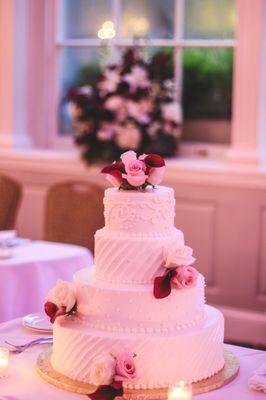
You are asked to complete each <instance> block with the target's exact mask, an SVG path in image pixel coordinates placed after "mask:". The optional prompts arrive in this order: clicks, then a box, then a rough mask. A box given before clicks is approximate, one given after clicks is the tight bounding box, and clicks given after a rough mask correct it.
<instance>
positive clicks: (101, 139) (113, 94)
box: [65, 48, 182, 163]
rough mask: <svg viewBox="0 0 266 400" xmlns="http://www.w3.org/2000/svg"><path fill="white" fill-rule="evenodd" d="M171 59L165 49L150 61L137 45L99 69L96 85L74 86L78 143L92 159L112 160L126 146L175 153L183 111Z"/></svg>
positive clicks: (71, 106)
mask: <svg viewBox="0 0 266 400" xmlns="http://www.w3.org/2000/svg"><path fill="white" fill-rule="evenodd" d="M170 62H171V57H170V56H169V55H168V54H166V53H163V52H160V53H157V54H155V55H154V56H153V57H152V58H151V59H150V61H149V62H147V61H145V60H144V58H143V57H142V56H141V54H140V52H139V51H138V50H137V49H136V48H131V49H129V50H127V51H126V52H125V53H124V55H123V57H122V61H121V63H119V64H115V65H110V66H108V67H107V68H106V69H105V70H104V71H103V72H102V73H101V74H100V75H99V77H98V79H97V82H96V85H95V87H91V86H82V87H76V88H70V89H69V91H68V93H67V95H66V97H65V100H66V101H68V102H69V112H70V115H71V118H72V121H73V126H74V129H75V131H76V135H75V143H76V144H77V145H78V146H79V147H80V148H81V151H82V157H83V159H84V160H85V161H86V162H88V163H91V162H97V161H99V162H103V161H105V162H108V161H111V160H114V159H117V158H118V157H119V154H121V152H122V151H126V150H135V151H137V152H139V153H158V154H160V155H162V156H167V157H170V156H173V155H175V153H176V150H177V142H178V138H179V136H180V132H181V129H180V127H181V121H182V116H181V108H180V104H179V103H177V101H176V100H175V95H174V85H173V81H172V78H173V76H172V75H173V73H172V72H169V70H170V69H169V68H167V66H168V65H169V63H170Z"/></svg>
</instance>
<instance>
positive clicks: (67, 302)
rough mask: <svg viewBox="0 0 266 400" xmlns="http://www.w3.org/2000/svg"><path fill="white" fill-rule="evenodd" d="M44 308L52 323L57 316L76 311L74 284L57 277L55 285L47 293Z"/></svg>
mask: <svg viewBox="0 0 266 400" xmlns="http://www.w3.org/2000/svg"><path fill="white" fill-rule="evenodd" d="M44 310H45V313H46V314H47V315H48V316H49V318H50V321H51V323H52V324H53V323H54V321H55V320H56V318H57V317H60V316H61V315H71V314H73V313H74V312H76V310H77V298H76V292H75V288H74V284H73V283H70V282H66V281H63V280H61V279H59V280H58V281H57V283H56V286H55V287H54V288H52V289H51V290H49V292H48V294H47V298H46V302H45V305H44Z"/></svg>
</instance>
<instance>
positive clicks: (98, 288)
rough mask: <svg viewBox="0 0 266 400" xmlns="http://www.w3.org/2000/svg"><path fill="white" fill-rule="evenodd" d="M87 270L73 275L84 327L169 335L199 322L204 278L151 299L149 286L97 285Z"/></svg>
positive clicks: (150, 287) (202, 311) (201, 312)
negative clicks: (186, 286) (165, 333)
mask: <svg viewBox="0 0 266 400" xmlns="http://www.w3.org/2000/svg"><path fill="white" fill-rule="evenodd" d="M91 274H92V275H91V276H89V273H88V271H87V268H85V269H84V270H81V271H78V272H77V273H76V274H75V276H74V281H75V285H76V287H77V303H78V312H79V316H78V317H79V319H80V321H81V323H83V324H86V325H87V326H88V327H94V328H97V329H104V330H108V331H120V332H122V331H123V332H166V331H169V332H173V331H176V330H178V329H182V328H184V327H188V326H192V325H197V324H199V323H202V321H203V320H204V318H205V313H204V302H205V299H204V278H203V276H202V275H200V274H199V276H198V280H197V284H196V286H195V287H191V288H189V289H183V290H175V289H174V290H172V293H171V294H170V296H168V297H166V298H164V299H155V298H154V296H153V285H151V284H149V285H122V284H120V285H118V284H111V283H106V282H102V281H101V282H99V281H98V280H97V279H95V278H94V277H93V271H92V272H91Z"/></svg>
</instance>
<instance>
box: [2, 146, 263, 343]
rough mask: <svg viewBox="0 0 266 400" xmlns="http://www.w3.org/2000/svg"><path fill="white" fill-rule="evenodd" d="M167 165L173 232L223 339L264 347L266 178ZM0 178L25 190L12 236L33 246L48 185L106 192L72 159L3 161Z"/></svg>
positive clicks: (218, 166)
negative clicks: (72, 182)
mask: <svg viewBox="0 0 266 400" xmlns="http://www.w3.org/2000/svg"><path fill="white" fill-rule="evenodd" d="M168 164H169V165H168V168H167V173H166V177H165V181H164V184H165V185H169V186H173V187H174V189H175V194H176V226H177V227H178V228H180V229H182V230H183V231H184V234H185V238H186V242H187V244H188V245H190V246H191V247H193V248H194V253H195V256H196V257H197V262H196V266H197V268H198V269H199V270H200V271H201V272H202V273H203V274H204V275H205V277H206V284H207V288H206V298H207V301H208V303H211V304H215V305H216V306H218V307H219V308H220V309H221V310H222V311H223V312H224V315H225V317H226V339H228V340H233V341H238V342H246V341H248V342H250V343H253V344H261V345H266V174H265V173H263V172H258V171H256V170H246V171H244V170H243V169H237V170H236V169H235V168H234V169H232V168H229V167H227V166H224V165H223V163H222V162H221V163H218V162H211V161H210V162H206V161H203V160H199V161H189V160H171V161H170V162H169V163H168ZM0 172H1V173H5V174H6V175H9V176H11V177H12V176H13V177H14V178H16V179H18V180H19V181H20V182H21V183H22V184H23V190H24V196H23V202H22V205H21V209H20V212H19V216H18V223H17V229H18V232H19V234H20V235H21V236H25V237H30V238H32V239H41V238H42V236H43V222H44V207H45V194H46V191H47V188H48V187H49V186H50V185H52V184H54V183H55V182H59V181H62V180H68V179H84V180H88V181H90V182H96V183H99V184H100V185H103V186H104V185H106V182H105V179H104V178H103V177H101V176H100V174H99V168H98V167H96V166H93V167H90V168H87V167H85V166H84V165H83V164H82V163H81V162H80V161H79V160H78V158H77V156H75V155H64V156H62V155H55V154H54V153H53V154H50V155H49V154H48V153H46V154H45V155H43V154H41V153H40V154H39V155H38V154H36V153H34V155H32V156H31V157H29V155H27V154H23V153H17V154H13V155H11V154H3V155H2V154H1V156H0ZM88 206H89V205H88ZM247 339H248V340H247Z"/></svg>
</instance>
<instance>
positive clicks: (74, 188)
mask: <svg viewBox="0 0 266 400" xmlns="http://www.w3.org/2000/svg"><path fill="white" fill-rule="evenodd" d="M103 195H104V189H103V188H101V187H100V186H97V185H95V184H91V183H88V182H84V181H67V182H62V183H58V184H55V185H54V186H52V187H51V188H50V189H49V190H48V193H47V197H46V210H45V214H46V215H45V234H44V237H45V240H49V241H53V242H60V243H69V244H77V245H80V246H84V247H87V248H88V249H90V250H91V251H92V252H93V251H94V234H95V232H96V230H97V229H100V228H102V227H103V226H104V216H103Z"/></svg>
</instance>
